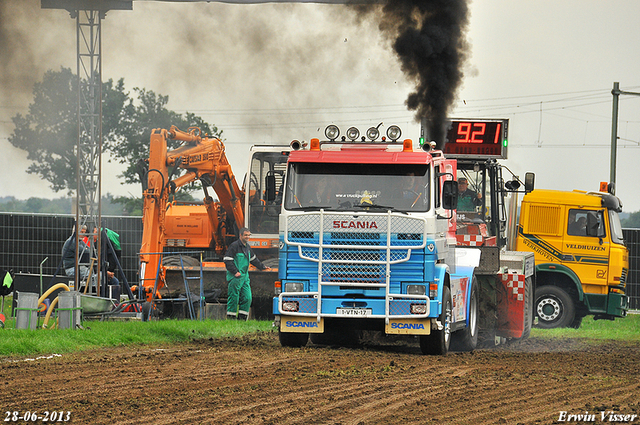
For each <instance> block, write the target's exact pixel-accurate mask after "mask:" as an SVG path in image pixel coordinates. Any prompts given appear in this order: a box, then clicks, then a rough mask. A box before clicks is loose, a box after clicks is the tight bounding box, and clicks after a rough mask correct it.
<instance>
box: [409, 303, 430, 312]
mask: <svg viewBox="0 0 640 425" xmlns="http://www.w3.org/2000/svg"><path fill="white" fill-rule="evenodd" d="M427 313H428V311H427V305H426V304H411V314H427Z"/></svg>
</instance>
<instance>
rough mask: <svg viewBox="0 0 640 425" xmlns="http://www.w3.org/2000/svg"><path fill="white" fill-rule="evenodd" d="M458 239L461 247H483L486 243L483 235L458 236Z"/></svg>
mask: <svg viewBox="0 0 640 425" xmlns="http://www.w3.org/2000/svg"><path fill="white" fill-rule="evenodd" d="M456 239H457V241H458V245H461V246H482V242H483V241H484V238H483V237H482V236H481V235H456Z"/></svg>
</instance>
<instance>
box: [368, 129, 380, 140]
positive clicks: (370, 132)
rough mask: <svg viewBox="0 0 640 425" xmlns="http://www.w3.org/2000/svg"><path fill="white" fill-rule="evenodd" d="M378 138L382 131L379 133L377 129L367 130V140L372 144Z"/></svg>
mask: <svg viewBox="0 0 640 425" xmlns="http://www.w3.org/2000/svg"><path fill="white" fill-rule="evenodd" d="M378 136H380V131H378V129H377V128H375V127H371V128H370V129H369V130H367V138H368V139H369V140H371V141H372V142H373V141H375V140H376V139H377V138H378Z"/></svg>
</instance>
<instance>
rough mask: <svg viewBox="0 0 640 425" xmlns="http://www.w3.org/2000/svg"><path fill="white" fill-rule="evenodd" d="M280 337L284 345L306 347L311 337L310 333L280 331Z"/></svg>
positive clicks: (281, 343)
mask: <svg viewBox="0 0 640 425" xmlns="http://www.w3.org/2000/svg"><path fill="white" fill-rule="evenodd" d="M278 339H279V340H280V345H282V346H283V347H304V346H305V345H307V340H308V339H309V334H308V333H297V332H279V334H278Z"/></svg>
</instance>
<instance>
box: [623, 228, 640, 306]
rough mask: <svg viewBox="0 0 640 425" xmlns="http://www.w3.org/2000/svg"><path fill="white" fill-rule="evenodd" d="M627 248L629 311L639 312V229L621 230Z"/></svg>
mask: <svg viewBox="0 0 640 425" xmlns="http://www.w3.org/2000/svg"><path fill="white" fill-rule="evenodd" d="M622 233H623V234H624V240H625V243H626V244H627V247H628V248H629V275H628V276H627V295H629V304H630V306H629V307H630V308H631V310H640V229H622Z"/></svg>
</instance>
